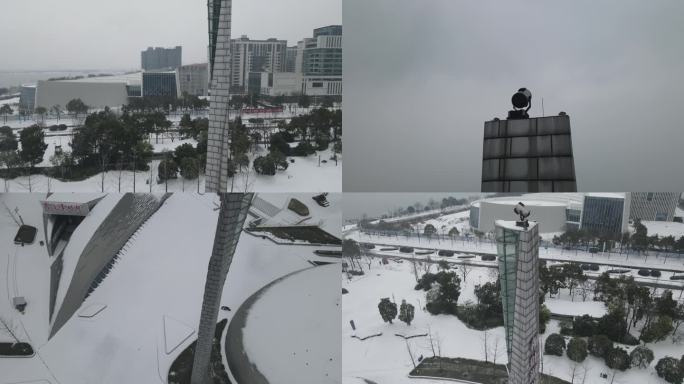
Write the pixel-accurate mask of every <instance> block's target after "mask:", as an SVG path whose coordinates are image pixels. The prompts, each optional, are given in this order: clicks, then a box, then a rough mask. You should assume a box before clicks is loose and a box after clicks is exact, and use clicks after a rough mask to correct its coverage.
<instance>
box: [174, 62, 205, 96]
mask: <svg viewBox="0 0 684 384" xmlns="http://www.w3.org/2000/svg"><path fill="white" fill-rule="evenodd" d="M178 80H179V83H180V94H181V95H182V94H184V93H187V94H188V95H193V96H207V95H208V94H209V90H208V87H209V65H208V64H207V63H202V64H190V65H183V66H181V67H179V68H178Z"/></svg>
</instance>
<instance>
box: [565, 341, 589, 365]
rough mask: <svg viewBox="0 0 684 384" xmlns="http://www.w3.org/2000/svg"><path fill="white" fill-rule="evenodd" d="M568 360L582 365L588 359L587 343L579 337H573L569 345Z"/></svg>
mask: <svg viewBox="0 0 684 384" xmlns="http://www.w3.org/2000/svg"><path fill="white" fill-rule="evenodd" d="M567 354H568V358H569V359H570V360H572V361H576V362H578V363H581V362H583V361H584V359H586V358H587V354H588V352H587V342H586V341H584V339H580V338H579V337H573V338H572V339H570V342H569V343H568V350H567Z"/></svg>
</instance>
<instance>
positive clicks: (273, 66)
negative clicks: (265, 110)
mask: <svg viewBox="0 0 684 384" xmlns="http://www.w3.org/2000/svg"><path fill="white" fill-rule="evenodd" d="M230 49H231V63H230V66H231V68H230V74H231V75H230V81H231V91H232V92H233V93H248V92H249V91H250V90H252V91H254V92H257V91H258V90H259V89H260V88H265V87H264V86H263V85H262V84H261V83H257V79H258V78H259V76H260V75H250V74H260V73H271V74H273V73H277V72H284V71H285V68H286V53H287V41H285V40H278V39H275V38H270V39H267V40H250V39H249V38H248V37H247V36H244V35H243V36H242V37H240V38H239V39H233V40H231V42H230ZM250 79H251V80H250ZM259 79H260V78H259ZM250 81H252V84H250Z"/></svg>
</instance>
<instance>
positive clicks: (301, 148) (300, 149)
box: [289, 141, 316, 156]
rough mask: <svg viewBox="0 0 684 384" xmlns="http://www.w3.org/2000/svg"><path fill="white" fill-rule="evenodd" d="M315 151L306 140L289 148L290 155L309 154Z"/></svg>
mask: <svg viewBox="0 0 684 384" xmlns="http://www.w3.org/2000/svg"><path fill="white" fill-rule="evenodd" d="M314 153H316V150H315V149H314V147H313V146H312V145H311V144H309V143H307V142H306V141H302V142H300V143H299V144H297V146H296V147H294V148H291V149H290V153H289V155H290V156H309V155H311V154H314Z"/></svg>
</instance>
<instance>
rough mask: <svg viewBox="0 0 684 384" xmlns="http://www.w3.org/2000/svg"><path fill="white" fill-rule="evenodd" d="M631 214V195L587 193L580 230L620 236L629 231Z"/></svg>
mask: <svg viewBox="0 0 684 384" xmlns="http://www.w3.org/2000/svg"><path fill="white" fill-rule="evenodd" d="M629 212H630V198H629V194H625V193H587V194H585V196H584V204H583V207H582V224H581V226H580V228H581V229H582V230H585V231H590V232H593V233H596V234H602V235H610V236H619V235H620V234H622V233H624V232H627V230H628V229H629V215H630V213H629Z"/></svg>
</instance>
